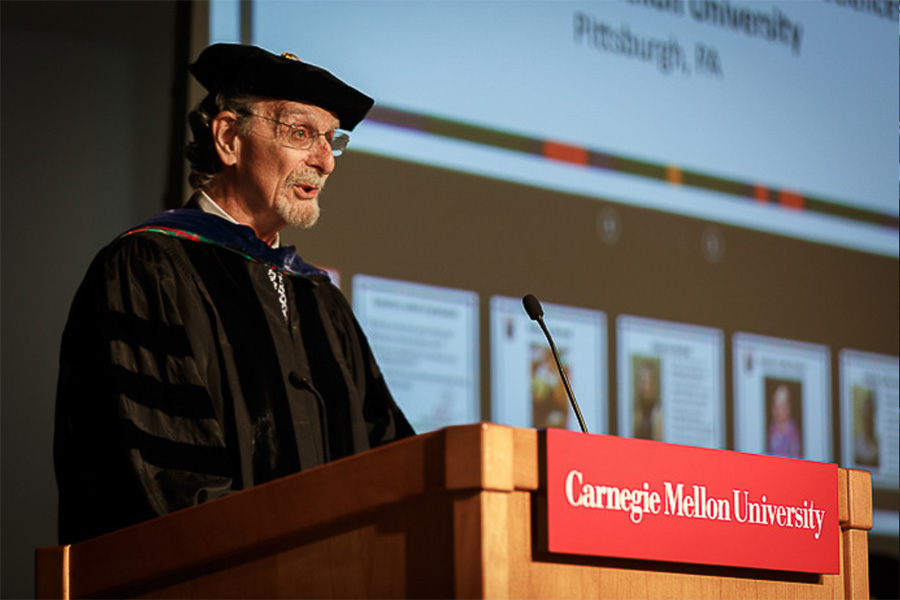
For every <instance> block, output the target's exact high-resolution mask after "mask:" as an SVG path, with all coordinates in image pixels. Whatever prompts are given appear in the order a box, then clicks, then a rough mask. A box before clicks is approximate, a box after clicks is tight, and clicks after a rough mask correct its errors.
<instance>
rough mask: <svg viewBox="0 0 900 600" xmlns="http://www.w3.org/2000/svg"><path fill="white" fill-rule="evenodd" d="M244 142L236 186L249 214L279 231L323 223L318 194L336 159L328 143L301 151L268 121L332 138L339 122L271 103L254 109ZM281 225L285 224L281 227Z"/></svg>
mask: <svg viewBox="0 0 900 600" xmlns="http://www.w3.org/2000/svg"><path fill="white" fill-rule="evenodd" d="M252 112H253V114H254V115H258V117H252V116H250V117H246V118H248V119H249V120H250V122H249V123H248V127H247V129H246V130H245V131H248V132H249V135H245V136H243V135H242V136H239V143H240V146H239V147H240V152H239V159H238V162H237V164H236V165H235V166H236V167H237V169H236V176H237V177H236V182H235V183H236V185H237V187H238V190H239V192H240V194H241V196H242V199H243V201H244V203H245V204H246V206H247V208H248V209H249V210H250V211H252V212H253V213H254V214H256V215H260V216H263V215H264V218H266V219H267V220H273V221H275V226H276V227H277V228H279V229H280V228H281V227H283V226H285V225H297V226H300V227H311V226H312V225H313V224H315V222H316V220H317V219H318V218H319V193H320V192H321V190H322V187H323V186H324V185H325V180H326V179H327V178H328V175H329V174H331V172H332V171H333V170H334V156H333V155H332V153H331V147H330V146H329V144H328V142H327V141H326V139H325V138H324V137H317V138H315V139H314V140H313V143H312V146H311V147H310V148H308V149H305V150H301V149H297V148H296V145H297V144H296V143H293V142H291V137H290V136H291V135H292V134H291V129H290V128H289V127H287V126H285V125H281V124H278V123H275V122H273V121H270V120H267V119H274V120H275V121H280V122H282V123H286V124H287V125H293V126H295V127H301V126H302V127H307V128H311V130H314V131H315V132H322V133H326V132H333V131H334V129H336V128H337V126H338V120H337V118H336V117H335V116H334V115H333V114H332V113H330V112H328V111H326V110H325V109H323V108H319V107H318V106H311V105H308V104H300V103H299V102H286V101H276V100H266V101H262V102H259V103H258V104H256V105H255V106H254V108H253V109H252ZM279 221H280V222H279Z"/></svg>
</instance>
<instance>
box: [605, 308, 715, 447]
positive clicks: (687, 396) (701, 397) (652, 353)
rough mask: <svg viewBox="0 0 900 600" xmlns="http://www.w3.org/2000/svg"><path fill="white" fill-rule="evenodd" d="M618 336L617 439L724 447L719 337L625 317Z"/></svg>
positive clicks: (711, 331)
mask: <svg viewBox="0 0 900 600" xmlns="http://www.w3.org/2000/svg"><path fill="white" fill-rule="evenodd" d="M617 337H618V373H619V404H618V406H619V435H624V436H628V437H636V438H642V439H649V440H657V441H663V442H671V443H675V444H686V445H690V446H703V447H706V448H724V447H725V424H724V408H723V407H724V402H725V398H724V393H723V392H724V385H723V372H724V371H723V358H722V351H723V346H722V343H723V342H722V332H721V331H720V330H718V329H713V328H709V327H698V326H695V325H687V324H682V323H671V322H666V321H657V320H654V319H644V318H639V317H632V316H627V315H626V316H621V317H619V318H618V321H617Z"/></svg>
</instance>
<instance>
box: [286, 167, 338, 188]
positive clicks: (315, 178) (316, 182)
mask: <svg viewBox="0 0 900 600" xmlns="http://www.w3.org/2000/svg"><path fill="white" fill-rule="evenodd" d="M326 179H328V175H323V174H321V173H319V172H317V171H314V170H309V171H302V172H300V173H294V174H292V175H291V176H290V177H288V180H287V184H288V185H289V186H294V185H297V184H303V185H312V186H315V187H317V188H319V189H321V188H322V187H324V185H325V180H326Z"/></svg>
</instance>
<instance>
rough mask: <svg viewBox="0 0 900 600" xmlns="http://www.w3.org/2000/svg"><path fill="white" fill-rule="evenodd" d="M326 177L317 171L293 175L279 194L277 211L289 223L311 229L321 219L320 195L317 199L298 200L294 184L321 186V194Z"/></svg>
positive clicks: (276, 202) (276, 204)
mask: <svg viewBox="0 0 900 600" xmlns="http://www.w3.org/2000/svg"><path fill="white" fill-rule="evenodd" d="M325 179H326V178H325V177H320V176H318V175H317V174H315V173H310V172H307V173H303V174H301V175H298V176H296V177H292V178H291V179H290V180H289V181H288V182H287V183H286V187H285V189H284V191H283V192H282V193H281V194H279V196H278V198H277V199H276V201H275V212H277V213H278V216H279V217H281V218H282V219H283V220H284V222H285V223H287V224H288V225H293V226H294V227H301V228H303V229H309V228H310V227H312V226H313V225H315V224H316V221H318V220H319V213H320V212H321V210H320V208H319V197H318V196H316V198H315V200H302V201H296V200H294V199H293V191H292V188H293V185H294V184H295V183H309V184H312V185H315V186H317V187H318V188H319V194H321V193H322V188H323V187H324V186H325Z"/></svg>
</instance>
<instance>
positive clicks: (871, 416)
mask: <svg viewBox="0 0 900 600" xmlns="http://www.w3.org/2000/svg"><path fill="white" fill-rule="evenodd" d="M851 394H852V396H853V460H854V462H855V463H856V464H857V465H860V466H865V467H873V468H876V469H877V468H878V467H879V466H880V465H881V457H880V455H879V448H878V432H877V431H876V429H875V390H874V389H872V388H871V387H869V386H865V385H854V386H853V388H852V391H851Z"/></svg>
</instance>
